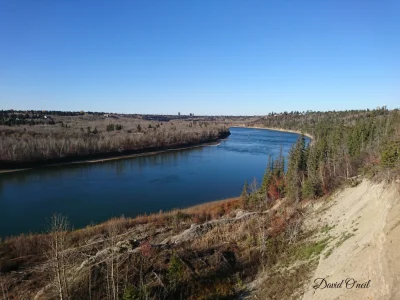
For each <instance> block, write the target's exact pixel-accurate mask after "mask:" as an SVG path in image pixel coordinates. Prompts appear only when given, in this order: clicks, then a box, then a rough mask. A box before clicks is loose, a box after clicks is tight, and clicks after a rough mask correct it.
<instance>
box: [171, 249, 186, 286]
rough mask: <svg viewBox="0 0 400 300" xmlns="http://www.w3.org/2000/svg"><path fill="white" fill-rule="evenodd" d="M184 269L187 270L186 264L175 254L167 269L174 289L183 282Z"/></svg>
mask: <svg viewBox="0 0 400 300" xmlns="http://www.w3.org/2000/svg"><path fill="white" fill-rule="evenodd" d="M184 271H185V266H184V264H183V263H182V261H181V260H180V258H179V257H178V255H176V254H173V255H172V258H171V260H170V262H169V265H168V270H167V278H168V282H169V283H170V285H171V286H172V288H173V289H175V288H176V286H177V285H178V284H179V283H181V282H182V280H183V275H184Z"/></svg>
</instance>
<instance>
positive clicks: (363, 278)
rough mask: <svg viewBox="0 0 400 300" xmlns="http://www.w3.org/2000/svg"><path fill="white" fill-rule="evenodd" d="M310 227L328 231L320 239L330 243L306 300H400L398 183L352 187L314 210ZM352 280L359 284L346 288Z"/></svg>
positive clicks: (308, 288) (308, 284)
mask: <svg viewBox="0 0 400 300" xmlns="http://www.w3.org/2000/svg"><path fill="white" fill-rule="evenodd" d="M317 206H318V205H317ZM308 226H311V227H315V228H319V229H320V228H326V230H322V232H321V230H319V231H320V232H321V233H320V236H319V238H323V237H324V238H327V237H329V238H330V239H329V243H328V246H327V247H326V249H325V251H324V252H323V253H322V255H321V256H320V259H319V264H318V267H317V269H316V270H315V272H314V274H313V276H312V279H311V282H308V283H307V284H306V287H305V291H306V292H305V294H304V296H303V300H310V299H327V300H328V299H349V300H351V299H374V300H378V299H393V300H396V299H400V197H399V193H398V184H397V187H396V184H395V183H392V184H390V185H387V184H373V183H371V182H369V181H367V180H364V181H362V182H361V183H360V184H359V185H358V186H357V187H353V188H346V189H344V190H342V191H340V192H338V193H337V194H336V195H335V196H333V197H332V198H331V200H330V201H327V202H323V203H321V204H320V205H319V206H318V207H314V209H313V213H312V216H311V217H310V218H308ZM318 278H324V279H325V281H323V280H322V279H318ZM348 278H352V279H354V280H356V281H357V282H353V281H352V279H350V280H349V281H348V284H347V285H346V279H348ZM342 280H344V281H343V283H342V284H341V285H340V282H341V281H342ZM326 283H330V284H333V283H339V286H337V287H328V286H327V285H326ZM357 284H359V285H357ZM362 284H363V285H362ZM315 285H319V287H320V288H318V289H315V288H313V286H315Z"/></svg>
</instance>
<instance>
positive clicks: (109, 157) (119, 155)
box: [0, 131, 230, 174]
mask: <svg viewBox="0 0 400 300" xmlns="http://www.w3.org/2000/svg"><path fill="white" fill-rule="evenodd" d="M229 135H230V132H229V131H228V132H227V133H224V134H222V135H220V136H219V137H218V138H217V139H215V140H210V141H207V142H204V143H200V144H187V143H186V144H181V145H176V146H175V147H170V148H159V147H150V148H145V149H140V150H127V151H123V152H112V153H98V154H93V155H89V156H82V157H66V158H62V159H54V160H50V161H40V162H26V163H22V162H21V163H16V162H7V163H2V164H3V165H9V166H12V165H18V167H16V168H12V167H11V168H8V169H4V170H1V169H0V174H4V173H10V172H20V171H27V170H32V169H34V168H38V167H60V166H65V165H71V164H90V163H100V162H105V161H113V160H120V159H130V158H135V157H142V156H150V155H156V154H160V153H166V152H170V151H182V150H189V149H194V148H199V147H207V146H216V145H219V144H220V142H221V141H222V140H224V139H226V138H227V137H228V136H229ZM126 153H128V154H126ZM63 160H64V161H65V162H59V161H63Z"/></svg>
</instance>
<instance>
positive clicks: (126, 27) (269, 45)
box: [0, 0, 400, 115]
mask: <svg viewBox="0 0 400 300" xmlns="http://www.w3.org/2000/svg"><path fill="white" fill-rule="evenodd" d="M399 104H400V1H398V0H387V1H386V0H376V1H372V0H371V1H370V0H360V1H355V0H313V1H307V0H303V1H299V0H270V1H268V0H260V1H256V0H190V1H189V0H182V1H177V0H168V1H165V0H160V1H155V0H128V1H124V0H118V1H101V0H94V1H90V0H87V1H83V0H66V1H63V0H57V1H54V0H35V1H32V0H0V109H18V110H19V109H21V110H25V109H45V110H68V111H71V110H72V111H80V110H84V111H104V112H117V113H154V114H177V113H178V112H180V113H181V114H189V113H194V114H195V115H264V114H267V113H269V112H271V111H274V112H283V111H292V110H298V111H304V110H315V111H326V110H346V109H366V108H370V109H371V108H376V107H377V106H382V105H387V106H388V107H389V108H396V107H399V106H400V105H399Z"/></svg>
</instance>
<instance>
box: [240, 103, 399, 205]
mask: <svg viewBox="0 0 400 300" xmlns="http://www.w3.org/2000/svg"><path fill="white" fill-rule="evenodd" d="M252 125H259V126H260V125H262V126H265V127H276V128H284V129H291V130H301V131H303V132H304V133H309V134H311V135H312V136H313V141H312V142H311V143H310V144H308V145H307V143H306V139H305V137H304V135H302V136H301V137H299V139H298V141H297V143H296V144H295V145H293V147H292V149H291V151H290V153H289V156H288V160H287V170H285V168H284V159H283V156H282V154H281V155H279V157H277V158H275V159H272V158H270V159H269V162H268V166H267V170H266V174H265V176H264V179H263V182H262V184H261V188H259V189H258V190H257V191H256V192H255V193H249V194H248V196H247V197H244V199H245V200H246V201H247V202H248V201H254V200H257V199H265V198H266V199H272V200H275V199H277V198H280V197H282V196H285V197H287V198H289V199H291V200H294V201H300V200H302V199H312V198H316V197H319V196H322V195H325V194H328V193H330V192H331V191H332V190H333V189H334V188H335V187H337V186H338V185H339V184H341V183H342V182H343V181H345V180H347V179H349V178H352V177H354V176H356V175H359V174H361V173H363V174H368V175H371V176H383V175H384V176H397V175H399V174H400V111H398V110H392V111H389V110H386V109H385V108H382V109H377V110H373V111H369V110H363V111H343V112H326V113H321V112H307V113H298V112H292V113H286V114H280V115H276V114H270V115H268V116H267V117H265V118H262V119H259V120H258V121H256V122H254V123H253V124H252ZM245 189H246V191H247V187H246V188H245ZM243 195H246V192H244V193H243ZM246 201H245V202H246Z"/></svg>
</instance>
